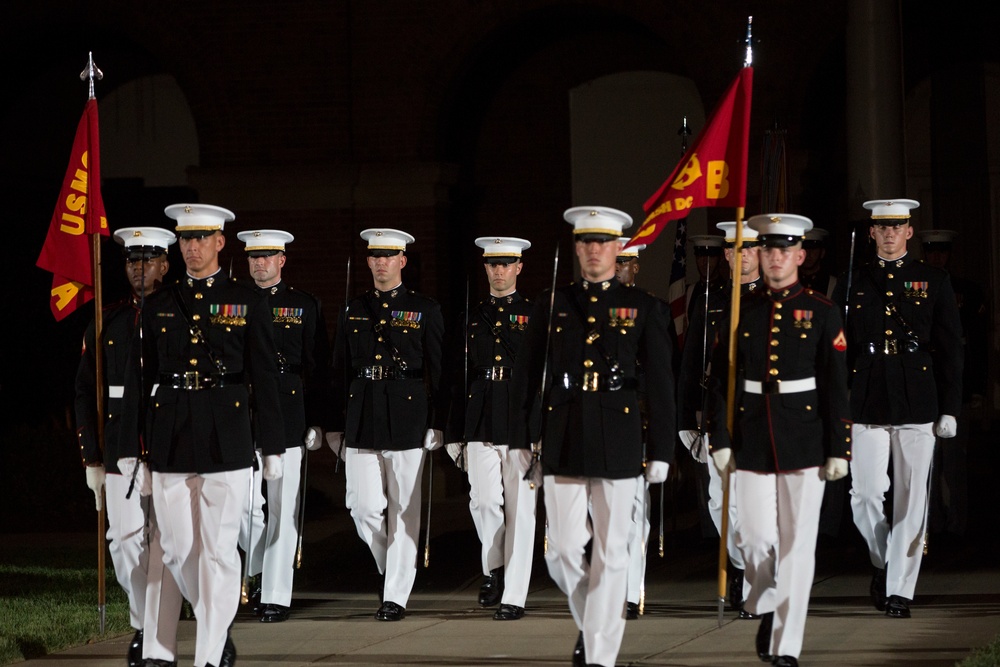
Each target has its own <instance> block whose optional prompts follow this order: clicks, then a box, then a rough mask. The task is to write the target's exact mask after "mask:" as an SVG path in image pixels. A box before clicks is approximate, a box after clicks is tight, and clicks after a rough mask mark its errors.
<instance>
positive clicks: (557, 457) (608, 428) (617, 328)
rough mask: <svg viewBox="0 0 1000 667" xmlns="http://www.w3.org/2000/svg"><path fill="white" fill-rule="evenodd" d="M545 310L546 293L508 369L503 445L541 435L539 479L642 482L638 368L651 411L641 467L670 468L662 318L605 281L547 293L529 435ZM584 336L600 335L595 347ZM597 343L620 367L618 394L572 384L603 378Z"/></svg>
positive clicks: (641, 296)
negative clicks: (537, 428) (592, 375)
mask: <svg viewBox="0 0 1000 667" xmlns="http://www.w3.org/2000/svg"><path fill="white" fill-rule="evenodd" d="M549 303H550V293H549V292H548V291H546V293H544V294H543V295H542V296H541V297H540V298H539V300H538V302H537V303H536V305H535V310H534V312H533V314H532V316H531V321H530V322H529V323H528V329H527V332H526V337H525V341H524V343H523V344H522V346H521V352H520V354H518V358H517V362H516V364H515V366H514V377H513V382H512V386H511V423H510V428H511V441H512V443H516V444H517V445H518V446H525V445H526V444H527V443H528V442H537V441H538V437H539V435H540V436H541V438H542V465H543V469H544V472H545V474H555V475H570V476H583V477H600V478H606V479H625V478H629V477H636V476H638V475H641V474H642V461H643V438H642V417H641V415H640V411H639V395H638V390H637V381H636V365H637V363H640V364H641V365H642V369H643V373H644V391H645V394H646V397H647V398H648V401H649V405H650V415H649V424H648V431H647V441H646V449H647V452H646V455H647V458H648V459H649V460H656V461H666V462H668V463H669V462H671V461H672V460H673V452H674V438H675V436H676V428H675V418H674V382H673V375H672V373H671V369H670V356H671V349H670V345H671V342H670V336H669V335H668V333H667V326H668V323H667V318H666V317H665V316H664V312H663V308H662V307H661V306H660V302H659V300H658V299H656V297H654V296H652V295H650V294H649V293H648V292H646V291H645V290H643V289H641V288H638V287H628V288H626V287H623V286H622V285H621V284H620V283H619V282H618V281H617V280H615V279H613V278H612V279H611V280H606V281H604V282H600V283H588V282H586V281H583V282H580V283H574V284H571V285H569V286H566V287H560V288H557V289H556V294H555V308H554V312H553V314H552V324H551V336H552V344H551V348H550V350H549V355H548V359H549V364H548V368H547V371H546V373H547V377H546V385H547V387H549V389H548V395H547V397H546V400H544V402H543V407H542V420H541V421H542V422H543V427H542V432H541V433H530V432H529V428H528V424H529V419H528V416H529V415H530V412H531V410H532V409H533V408H534V405H535V403H536V402H537V401H538V395H539V392H538V390H539V385H540V383H541V378H542V366H543V363H544V359H545V342H546V332H547V328H548V327H547V325H548V320H549ZM574 304H576V305H574ZM590 332H595V333H597V334H598V335H599V338H598V339H597V342H599V343H600V346H599V345H598V344H597V342H594V343H589V344H588V343H587V342H586V339H587V337H588V334H589V333H590ZM601 346H603V349H604V352H606V353H607V355H608V356H609V357H611V359H612V360H616V361H617V362H618V364H620V366H621V371H622V375H623V376H624V378H625V379H626V382H625V385H624V387H623V388H621V389H618V390H617V391H586V392H585V391H582V389H581V388H580V387H579V385H578V382H579V379H580V378H581V377H582V376H583V375H584V373H585V372H597V373H599V374H600V375H601V376H602V377H607V375H608V373H609V371H610V367H609V363H608V359H606V358H605V356H604V355H602V353H601V351H600V347H601ZM567 377H568V378H570V383H569V384H570V385H571V386H570V387H569V388H567V386H566V383H565V378H567ZM574 384H576V386H573V385H574Z"/></svg>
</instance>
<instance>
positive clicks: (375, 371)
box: [371, 366, 385, 380]
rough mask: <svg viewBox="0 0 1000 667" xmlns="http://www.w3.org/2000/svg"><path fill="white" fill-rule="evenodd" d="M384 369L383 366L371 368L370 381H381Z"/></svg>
mask: <svg viewBox="0 0 1000 667" xmlns="http://www.w3.org/2000/svg"><path fill="white" fill-rule="evenodd" d="M384 368H385V366H372V367H371V369H372V375H371V379H372V380H381V379H382V372H383V369H384Z"/></svg>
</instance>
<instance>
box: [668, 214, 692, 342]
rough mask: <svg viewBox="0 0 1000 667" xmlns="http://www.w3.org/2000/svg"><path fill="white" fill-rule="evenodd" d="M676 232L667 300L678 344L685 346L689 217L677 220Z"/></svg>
mask: <svg viewBox="0 0 1000 667" xmlns="http://www.w3.org/2000/svg"><path fill="white" fill-rule="evenodd" d="M676 227H677V229H676V231H675V233H674V260H673V262H672V263H671V265H670V285H669V287H667V302H669V303H670V316H671V318H672V319H673V321H674V330H675V331H676V332H677V345H678V346H680V347H682V348H683V347H684V331H685V329H687V306H686V304H685V293H686V290H687V218H682V219H680V220H678V221H677V225H676Z"/></svg>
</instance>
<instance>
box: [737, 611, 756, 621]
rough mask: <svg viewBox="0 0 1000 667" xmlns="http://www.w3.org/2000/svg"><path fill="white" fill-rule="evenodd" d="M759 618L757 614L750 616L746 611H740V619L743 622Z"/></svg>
mask: <svg viewBox="0 0 1000 667" xmlns="http://www.w3.org/2000/svg"><path fill="white" fill-rule="evenodd" d="M757 618H760V616H758V615H757V614H751V613H750V612H748V611H747V610H746V609H740V619H741V620H744V621H752V620H754V619H757Z"/></svg>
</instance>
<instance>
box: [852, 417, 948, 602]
mask: <svg viewBox="0 0 1000 667" xmlns="http://www.w3.org/2000/svg"><path fill="white" fill-rule="evenodd" d="M853 438H854V453H853V455H852V459H851V477H852V479H853V482H852V485H851V511H852V512H853V514H854V525H856V526H857V527H858V531H860V533H861V536H862V537H863V538H864V539H865V542H866V543H867V544H868V554H869V556H870V557H871V561H872V565H874V566H875V567H884V568H886V577H885V589H886V595H898V596H900V597H903V598H906V599H907V600H912V599H913V591H914V589H915V588H916V587H917V576H918V575H919V574H920V561H921V560H923V557H924V530H925V527H926V523H927V477H928V475H929V474H930V467H931V460H932V459H933V457H934V430H933V424H929V423H928V424H901V425H898V426H880V425H876V424H855V425H854V428H853ZM890 456H891V458H892V508H893V509H892V521H891V522H890V521H889V520H888V519H887V517H886V516H885V510H884V508H883V502H884V501H885V494H886V492H887V491H888V490H889V485H890V480H889V459H890ZM890 526H891V528H890Z"/></svg>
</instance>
